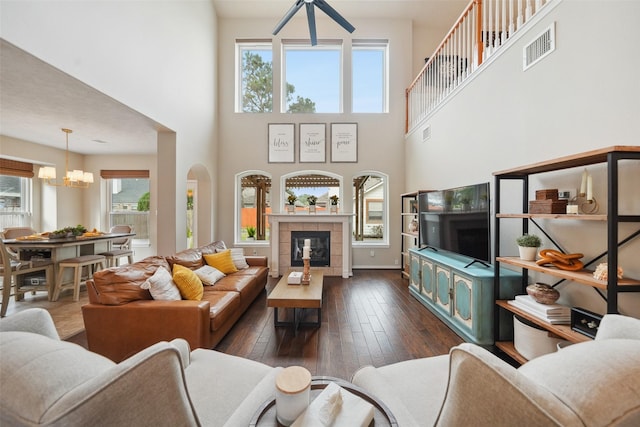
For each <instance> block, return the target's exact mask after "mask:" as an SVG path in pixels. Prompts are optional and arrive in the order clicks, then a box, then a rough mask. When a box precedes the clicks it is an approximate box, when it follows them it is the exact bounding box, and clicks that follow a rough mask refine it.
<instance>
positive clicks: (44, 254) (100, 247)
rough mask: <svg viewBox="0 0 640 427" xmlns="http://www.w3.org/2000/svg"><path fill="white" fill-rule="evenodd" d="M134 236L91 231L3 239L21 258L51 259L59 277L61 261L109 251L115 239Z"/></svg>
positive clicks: (30, 259)
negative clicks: (66, 235)
mask: <svg viewBox="0 0 640 427" xmlns="http://www.w3.org/2000/svg"><path fill="white" fill-rule="evenodd" d="M132 236H135V233H90V235H88V236H85V235H81V236H68V237H62V238H49V237H48V236H47V235H40V234H36V235H32V236H22V237H18V238H16V239H3V240H2V241H3V243H4V244H5V246H7V247H9V248H11V249H12V250H13V251H15V252H16V253H17V254H18V256H19V258H20V259H21V260H24V261H45V260H50V261H51V262H52V263H53V266H54V267H53V268H54V270H55V275H54V277H57V274H58V264H59V262H60V261H62V260H65V259H67V258H75V257H79V256H83V255H97V254H99V253H101V252H106V251H109V250H110V249H111V243H112V242H113V241H115V240H121V239H122V238H123V237H132Z"/></svg>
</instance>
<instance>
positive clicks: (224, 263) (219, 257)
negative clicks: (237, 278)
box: [203, 249, 238, 274]
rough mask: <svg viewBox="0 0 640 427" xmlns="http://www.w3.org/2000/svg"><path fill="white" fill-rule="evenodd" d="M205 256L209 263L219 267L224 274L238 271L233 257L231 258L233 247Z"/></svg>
mask: <svg viewBox="0 0 640 427" xmlns="http://www.w3.org/2000/svg"><path fill="white" fill-rule="evenodd" d="M203 256H204V260H205V262H206V263H207V264H209V265H210V266H211V267H215V268H217V269H218V270H220V271H222V272H223V273H224V274H231V273H235V272H237V271H238V269H237V268H236V265H235V264H234V263H233V258H231V249H226V250H224V251H222V252H218V253H215V254H205V255H203Z"/></svg>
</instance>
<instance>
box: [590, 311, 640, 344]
mask: <svg viewBox="0 0 640 427" xmlns="http://www.w3.org/2000/svg"><path fill="white" fill-rule="evenodd" d="M613 338H626V339H633V340H640V319H636V318H634V317H629V316H623V315H620V314H605V315H604V317H602V320H601V321H600V325H599V326H598V332H597V333H596V339H597V340H603V339H613Z"/></svg>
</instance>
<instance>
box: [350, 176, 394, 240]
mask: <svg viewBox="0 0 640 427" xmlns="http://www.w3.org/2000/svg"><path fill="white" fill-rule="evenodd" d="M387 194H388V177H387V175H385V174H383V173H380V172H375V171H366V172H361V173H360V174H358V175H357V176H355V177H354V178H353V213H354V220H353V243H354V245H363V246H365V245H380V244H383V245H388V244H389V238H388V229H389V227H388V225H389V223H388V211H389V208H388V207H389V203H388V197H387Z"/></svg>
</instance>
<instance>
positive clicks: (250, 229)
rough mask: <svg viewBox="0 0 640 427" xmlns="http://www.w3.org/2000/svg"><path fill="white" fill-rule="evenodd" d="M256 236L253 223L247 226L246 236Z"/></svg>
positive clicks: (250, 237)
mask: <svg viewBox="0 0 640 427" xmlns="http://www.w3.org/2000/svg"><path fill="white" fill-rule="evenodd" d="M255 237H256V228H255V227H254V226H253V225H248V226H247V238H249V239H253V238H255Z"/></svg>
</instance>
